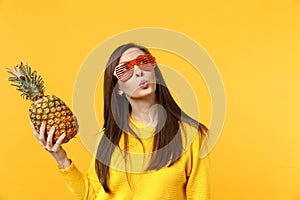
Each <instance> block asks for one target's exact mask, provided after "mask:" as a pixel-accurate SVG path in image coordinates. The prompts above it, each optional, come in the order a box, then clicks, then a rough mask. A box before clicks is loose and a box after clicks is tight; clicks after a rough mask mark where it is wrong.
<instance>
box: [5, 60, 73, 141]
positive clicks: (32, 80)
mask: <svg viewBox="0 0 300 200" xmlns="http://www.w3.org/2000/svg"><path fill="white" fill-rule="evenodd" d="M14 68H15V71H13V70H11V69H8V70H7V72H8V73H10V74H11V75H13V76H12V77H9V79H8V80H9V81H11V82H13V84H11V85H13V86H15V87H17V90H19V91H20V92H22V94H21V96H22V97H23V98H24V97H25V99H26V100H28V99H29V100H31V101H33V103H32V104H31V106H30V108H29V117H30V120H31V121H32V123H33V124H34V126H35V129H36V130H40V126H41V124H42V123H44V124H45V125H46V130H47V132H48V131H50V129H51V127H52V126H54V127H55V134H54V136H53V143H55V142H56V140H57V139H58V138H59V136H60V135H62V134H63V133H66V136H65V138H64V140H63V142H62V143H66V142H68V141H69V140H70V139H71V138H73V137H74V136H75V135H76V134H77V131H78V126H77V122H76V118H75V116H74V115H73V113H72V111H71V110H70V108H69V107H68V106H67V105H66V104H65V103H64V102H63V101H62V100H60V99H59V98H58V97H56V96H55V95H44V81H43V80H42V78H41V76H39V75H37V72H36V71H33V72H32V73H31V67H30V65H29V64H26V65H24V64H23V62H22V61H21V64H20V65H17V66H15V67H14ZM46 136H47V135H46Z"/></svg>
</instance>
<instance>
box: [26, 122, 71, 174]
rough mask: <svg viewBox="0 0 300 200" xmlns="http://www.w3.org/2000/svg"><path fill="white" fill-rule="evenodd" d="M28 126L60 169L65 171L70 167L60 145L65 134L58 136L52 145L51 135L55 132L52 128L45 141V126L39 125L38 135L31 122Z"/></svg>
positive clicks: (69, 162)
mask: <svg viewBox="0 0 300 200" xmlns="http://www.w3.org/2000/svg"><path fill="white" fill-rule="evenodd" d="M30 126H31V129H32V131H33V134H34V136H35V137H36V138H37V139H38V141H39V142H40V145H41V146H42V147H43V148H44V149H46V150H47V151H48V152H49V153H50V154H51V155H52V156H53V157H54V159H55V160H56V162H57V163H58V165H59V166H60V168H62V169H65V168H67V167H69V166H70V165H71V160H70V159H69V158H68V157H67V154H66V152H65V150H64V149H63V148H62V147H61V143H62V141H63V140H64V138H65V136H66V134H65V133H64V134H62V135H61V136H59V138H58V139H57V141H56V143H55V144H53V135H54V132H55V127H54V126H52V127H51V129H50V131H49V132H48V137H47V139H46V138H45V124H42V125H41V127H40V132H39V133H38V132H37V131H36V129H35V127H34V125H33V123H32V122H31V123H30Z"/></svg>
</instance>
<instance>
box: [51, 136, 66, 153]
mask: <svg viewBox="0 0 300 200" xmlns="http://www.w3.org/2000/svg"><path fill="white" fill-rule="evenodd" d="M65 137H66V133H63V134H62V135H61V136H59V138H58V139H57V140H56V143H55V144H54V146H53V151H57V150H58V149H59V148H60V146H61V143H62V142H63V140H64V139H65Z"/></svg>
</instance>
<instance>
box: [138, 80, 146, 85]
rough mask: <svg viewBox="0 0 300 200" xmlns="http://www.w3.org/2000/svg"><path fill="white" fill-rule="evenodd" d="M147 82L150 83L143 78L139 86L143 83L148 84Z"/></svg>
mask: <svg viewBox="0 0 300 200" xmlns="http://www.w3.org/2000/svg"><path fill="white" fill-rule="evenodd" d="M146 83H148V81H147V80H141V81H140V82H139V86H141V85H143V84H146Z"/></svg>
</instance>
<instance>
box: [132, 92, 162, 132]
mask: <svg viewBox="0 0 300 200" xmlns="http://www.w3.org/2000/svg"><path fill="white" fill-rule="evenodd" d="M129 101H130V105H131V108H132V112H131V115H132V117H133V118H134V119H135V120H137V121H138V122H140V123H142V124H145V125H148V126H156V124H157V112H156V106H154V105H155V104H156V95H155V93H153V94H151V95H148V96H146V97H144V98H139V99H133V98H131V99H129Z"/></svg>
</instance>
